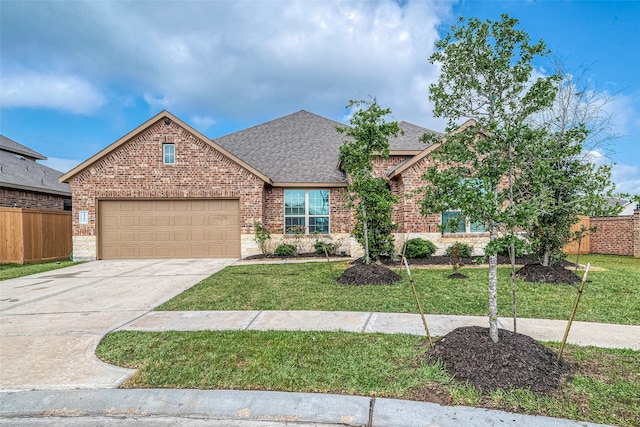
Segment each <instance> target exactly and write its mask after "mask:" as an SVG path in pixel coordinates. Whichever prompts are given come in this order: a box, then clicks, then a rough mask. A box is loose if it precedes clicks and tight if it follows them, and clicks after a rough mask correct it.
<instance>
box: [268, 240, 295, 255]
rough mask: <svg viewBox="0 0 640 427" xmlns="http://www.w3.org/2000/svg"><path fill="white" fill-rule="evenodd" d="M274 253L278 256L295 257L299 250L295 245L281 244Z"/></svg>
mask: <svg viewBox="0 0 640 427" xmlns="http://www.w3.org/2000/svg"><path fill="white" fill-rule="evenodd" d="M273 253H274V254H275V255H277V256H295V255H296V254H297V253H298V250H297V248H296V247H295V245H291V244H289V243H281V244H279V245H278V246H277V247H276V250H275V251H274V252H273Z"/></svg>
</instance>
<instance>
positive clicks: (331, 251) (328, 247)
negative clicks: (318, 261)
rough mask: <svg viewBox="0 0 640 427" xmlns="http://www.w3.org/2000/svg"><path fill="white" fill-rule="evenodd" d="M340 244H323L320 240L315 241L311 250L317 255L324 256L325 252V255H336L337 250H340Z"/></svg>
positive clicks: (331, 242)
mask: <svg viewBox="0 0 640 427" xmlns="http://www.w3.org/2000/svg"><path fill="white" fill-rule="evenodd" d="M340 244H341V242H333V241H330V242H323V241H322V240H318V241H316V243H314V245H313V249H314V250H315V252H316V254H317V255H324V254H325V251H326V253H327V255H329V256H331V255H337V254H338V250H339V249H340Z"/></svg>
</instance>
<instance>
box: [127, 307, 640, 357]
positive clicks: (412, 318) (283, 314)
mask: <svg viewBox="0 0 640 427" xmlns="http://www.w3.org/2000/svg"><path fill="white" fill-rule="evenodd" d="M425 319H426V321H427V326H428V328H429V332H430V333H431V335H432V336H442V335H445V334H447V333H449V332H451V331H452V330H454V329H456V328H458V327H461V326H488V319H487V318H486V317H479V316H447V315H435V314H427V315H425ZM498 323H499V325H500V328H502V329H508V330H513V320H512V319H511V318H505V317H501V318H499V319H498ZM517 327H518V332H519V333H522V334H525V335H529V336H531V337H533V338H535V339H536V340H539V341H562V337H563V336H564V332H565V329H566V327H567V321H564V320H549V319H520V318H519V319H517ZM119 330H129V331H169V330H172V331H195V330H258V331H265V330H288V331H289V330H301V331H312V330H313V331H338V330H341V331H349V332H382V333H388V334H397V333H405V334H414V335H426V332H425V329H424V326H423V324H422V319H421V317H420V315H418V314H405V313H358V312H344V311H152V312H149V313H147V314H145V315H143V316H141V317H139V318H137V319H135V320H133V321H132V322H130V323H128V324H126V325H123V326H122V327H120V328H119ZM567 341H568V342H569V343H571V344H578V345H584V346H587V345H593V346H596V347H607V348H630V349H634V350H640V326H628V325H615V324H609V323H591V322H573V324H572V326H571V331H570V333H569V338H568V340H567Z"/></svg>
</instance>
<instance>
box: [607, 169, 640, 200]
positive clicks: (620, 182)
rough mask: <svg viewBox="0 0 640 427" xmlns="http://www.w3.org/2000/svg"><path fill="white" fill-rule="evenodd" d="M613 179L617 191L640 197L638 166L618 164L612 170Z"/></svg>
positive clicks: (639, 171)
mask: <svg viewBox="0 0 640 427" xmlns="http://www.w3.org/2000/svg"><path fill="white" fill-rule="evenodd" d="M611 175H612V176H611V178H612V180H613V182H615V183H616V191H619V192H621V193H630V194H638V195H640V168H638V166H632V165H626V164H616V165H614V166H613V169H612V170H611Z"/></svg>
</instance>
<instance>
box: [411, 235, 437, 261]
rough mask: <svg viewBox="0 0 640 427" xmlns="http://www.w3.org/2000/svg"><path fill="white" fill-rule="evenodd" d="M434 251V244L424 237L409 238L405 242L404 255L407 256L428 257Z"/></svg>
mask: <svg viewBox="0 0 640 427" xmlns="http://www.w3.org/2000/svg"><path fill="white" fill-rule="evenodd" d="M435 252H436V245H434V244H433V243H431V242H430V241H428V240H425V239H420V238H416V239H409V240H407V243H405V249H404V256H405V257H407V258H429V257H430V256H431V255H433V254H434V253H435Z"/></svg>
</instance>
